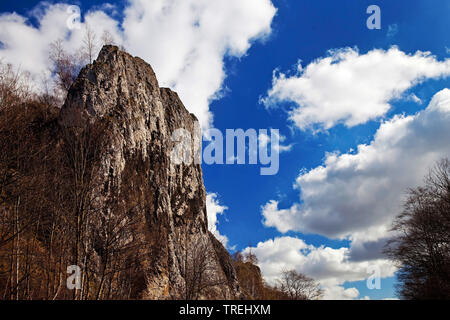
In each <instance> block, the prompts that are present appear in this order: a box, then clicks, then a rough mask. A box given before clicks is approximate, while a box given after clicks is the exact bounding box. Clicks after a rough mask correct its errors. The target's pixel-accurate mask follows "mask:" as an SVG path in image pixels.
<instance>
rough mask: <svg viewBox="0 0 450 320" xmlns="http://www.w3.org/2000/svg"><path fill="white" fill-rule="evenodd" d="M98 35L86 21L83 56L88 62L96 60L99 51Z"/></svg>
mask: <svg viewBox="0 0 450 320" xmlns="http://www.w3.org/2000/svg"><path fill="white" fill-rule="evenodd" d="M97 49H98V44H97V35H96V34H95V32H94V30H92V28H91V26H90V25H89V24H87V23H86V27H85V33H84V38H83V46H82V51H81V52H82V57H83V58H84V59H86V60H87V63H92V61H94V57H95V54H96V53H97Z"/></svg>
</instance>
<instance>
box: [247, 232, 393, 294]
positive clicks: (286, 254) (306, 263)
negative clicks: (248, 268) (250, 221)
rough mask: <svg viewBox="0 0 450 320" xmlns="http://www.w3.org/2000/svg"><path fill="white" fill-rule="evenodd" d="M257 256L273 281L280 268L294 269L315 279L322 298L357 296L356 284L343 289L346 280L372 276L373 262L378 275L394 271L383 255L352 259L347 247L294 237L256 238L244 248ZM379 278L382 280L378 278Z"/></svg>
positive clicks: (267, 278)
mask: <svg viewBox="0 0 450 320" xmlns="http://www.w3.org/2000/svg"><path fill="white" fill-rule="evenodd" d="M250 250H251V251H252V253H254V254H255V255H256V257H257V258H258V265H259V266H260V268H261V271H262V273H263V276H264V278H265V279H266V280H267V281H268V282H269V283H270V284H272V285H274V284H276V279H277V278H278V277H279V276H280V274H281V271H282V270H292V269H295V270H296V271H297V272H301V273H304V274H306V275H307V276H309V277H312V278H314V279H315V280H316V281H318V282H319V283H320V284H321V286H322V288H323V289H324V299H356V298H358V297H359V291H358V289H356V288H347V289H345V288H344V287H343V286H342V285H343V284H344V283H345V282H348V281H350V282H352V281H361V280H366V279H367V278H368V277H369V276H371V273H370V270H371V269H370V268H369V267H372V268H373V267H374V266H376V267H377V268H379V270H380V276H381V278H385V277H391V276H393V274H394V273H395V271H396V268H395V267H394V266H393V265H392V263H391V262H390V261H388V260H386V259H377V260H372V261H370V262H368V261H352V260H351V259H350V249H349V248H344V247H343V248H338V249H333V248H330V247H325V246H320V247H315V246H312V245H308V244H306V243H305V242H304V241H303V240H301V239H298V238H293V237H278V238H275V239H269V240H267V241H264V242H259V243H258V244H257V246H256V247H254V248H247V249H245V250H244V253H246V252H248V251H250ZM381 281H382V280H381Z"/></svg>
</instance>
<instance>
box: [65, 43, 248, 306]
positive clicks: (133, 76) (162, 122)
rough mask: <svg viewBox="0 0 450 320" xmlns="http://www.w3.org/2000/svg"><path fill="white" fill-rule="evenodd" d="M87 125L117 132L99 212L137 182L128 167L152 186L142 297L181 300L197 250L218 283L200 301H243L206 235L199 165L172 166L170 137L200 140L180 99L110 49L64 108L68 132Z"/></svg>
mask: <svg viewBox="0 0 450 320" xmlns="http://www.w3.org/2000/svg"><path fill="white" fill-rule="evenodd" d="M86 121H88V122H90V123H91V124H92V123H94V124H95V123H96V122H98V121H106V122H107V124H108V130H109V132H110V133H111V134H110V135H109V137H110V140H109V141H106V144H105V145H106V148H105V149H104V151H102V156H101V163H100V164H99V170H98V177H99V179H100V180H101V182H102V183H101V184H100V185H101V186H102V187H101V190H98V191H97V192H98V195H99V196H98V201H99V203H100V205H102V207H104V206H105V204H106V203H107V200H108V190H110V189H111V188H112V187H115V188H120V186H121V184H122V182H123V180H124V179H135V178H134V176H130V174H129V172H130V171H129V170H130V168H131V170H132V171H133V170H134V171H133V172H135V173H136V177H139V178H136V179H135V180H136V181H132V182H133V183H136V184H139V183H142V181H145V182H146V183H147V184H148V186H149V190H147V192H146V196H147V197H148V199H147V200H148V203H149V205H148V206H146V207H145V208H143V209H142V210H140V211H139V212H138V213H137V214H139V215H140V217H141V221H142V224H144V226H143V228H142V229H141V230H142V233H143V234H142V235H140V236H142V237H145V238H148V239H152V240H151V241H153V243H152V248H153V250H152V251H151V252H146V254H148V256H149V263H148V264H147V265H145V266H144V267H143V273H144V276H145V288H144V289H143V290H142V294H141V296H142V298H143V299H169V298H183V294H184V292H185V289H186V288H185V285H186V281H185V280H186V279H185V277H184V276H185V274H186V273H185V266H186V265H188V264H189V263H190V262H189V261H188V260H189V259H190V258H189V252H190V251H191V249H192V248H193V247H195V246H198V244H199V243H201V244H204V246H205V250H207V251H208V252H209V253H210V255H208V257H210V261H208V268H207V269H208V270H207V277H208V279H213V280H214V281H211V284H213V283H214V285H211V286H209V287H208V288H207V289H206V290H204V292H203V293H202V296H201V298H219V299H220V298H222V299H223V298H225V299H233V298H238V297H240V296H241V293H240V290H239V285H238V281H237V278H236V273H235V270H234V268H233V264H232V262H231V258H230V256H229V254H228V252H227V251H226V250H225V248H224V247H223V246H222V245H221V243H220V242H219V241H218V240H216V239H215V238H214V236H213V235H212V234H210V233H209V231H208V229H207V226H208V223H207V214H206V192H205V188H204V185H203V178H202V170H201V166H200V165H198V164H191V165H187V164H181V165H176V164H174V163H173V162H172V161H171V160H170V153H171V150H172V149H173V147H174V144H175V142H172V141H171V134H172V132H173V131H174V130H176V129H178V128H184V129H186V130H188V131H189V132H190V133H191V134H192V136H194V130H195V122H196V118H195V116H194V115H192V114H190V113H189V112H188V111H187V110H186V108H185V107H184V105H183V103H182V102H181V101H180V99H179V97H178V95H177V93H175V92H173V91H171V90H170V89H167V88H160V87H159V85H158V81H157V79H156V76H155V73H154V72H153V70H152V68H151V66H150V65H149V64H147V63H146V62H145V61H143V60H142V59H140V58H138V57H132V56H131V55H129V54H128V53H126V52H123V51H121V50H119V48H117V47H115V46H105V47H103V49H102V50H101V52H100V54H99V56H98V58H97V60H95V61H94V62H93V63H92V64H90V65H87V66H86V67H84V68H83V69H82V71H81V72H80V75H79V76H78V78H77V79H76V81H75V82H74V84H73V85H72V87H71V89H70V91H69V93H68V96H67V99H66V102H65V104H64V106H63V107H62V109H61V113H60V118H59V122H60V124H62V125H63V126H69V127H73V126H75V127H77V126H83V125H84V124H85V123H86ZM127 170H128V171H127ZM148 191H149V192H148ZM155 239H157V240H155ZM155 247H156V248H157V250H155ZM155 252H156V253H155ZM191 262H192V261H191Z"/></svg>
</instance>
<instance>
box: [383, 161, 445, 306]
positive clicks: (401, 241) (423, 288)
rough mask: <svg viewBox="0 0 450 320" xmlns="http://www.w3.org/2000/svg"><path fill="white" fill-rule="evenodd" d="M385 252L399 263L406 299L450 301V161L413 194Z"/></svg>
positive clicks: (436, 168) (440, 165) (402, 293)
mask: <svg viewBox="0 0 450 320" xmlns="http://www.w3.org/2000/svg"><path fill="white" fill-rule="evenodd" d="M393 231H394V232H395V234H396V236H395V237H394V238H393V239H392V240H391V241H390V242H388V245H387V247H386V250H385V252H386V253H387V255H388V256H389V257H390V258H391V259H393V260H394V261H396V262H397V264H398V267H399V268H400V269H399V271H398V273H397V278H398V281H399V285H398V287H397V290H398V292H399V294H400V296H401V297H403V298H405V299H449V298H450V161H449V160H448V159H443V160H441V161H439V162H438V163H437V164H436V165H435V166H434V167H433V168H432V169H431V170H430V173H429V174H428V176H427V177H426V178H425V184H424V186H421V187H418V188H415V189H411V190H409V196H408V198H407V200H406V201H405V203H404V206H403V211H402V213H401V214H400V215H399V216H398V217H397V218H396V220H395V221H394V225H393Z"/></svg>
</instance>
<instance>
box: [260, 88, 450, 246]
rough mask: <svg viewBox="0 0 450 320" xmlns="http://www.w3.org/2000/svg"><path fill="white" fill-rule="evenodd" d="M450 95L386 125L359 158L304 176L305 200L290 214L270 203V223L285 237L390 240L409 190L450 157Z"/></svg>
mask: <svg viewBox="0 0 450 320" xmlns="http://www.w3.org/2000/svg"><path fill="white" fill-rule="evenodd" d="M449 138H450V90H449V89H444V90H442V91H440V92H438V93H436V94H435V96H434V97H433V99H432V100H431V102H430V104H429V105H428V107H427V108H426V109H425V110H423V111H421V112H418V113H417V114H415V115H411V116H400V115H397V116H395V117H393V119H391V120H389V121H385V122H384V123H382V124H381V126H380V127H379V129H378V130H377V132H376V134H375V136H374V138H373V141H372V142H371V143H370V144H361V145H359V146H358V148H357V152H355V153H347V154H337V153H330V154H328V155H327V156H326V158H325V161H324V164H323V165H321V166H318V167H316V168H314V169H312V170H310V171H307V172H302V173H301V174H300V175H299V176H298V178H297V180H296V187H298V189H299V190H300V198H301V201H300V202H299V203H296V204H293V205H292V206H291V207H289V208H287V209H280V208H278V202H277V201H274V200H272V201H269V202H268V203H267V204H266V205H265V206H263V208H262V214H263V216H264V224H265V225H266V226H272V227H276V228H277V229H278V230H279V231H280V232H287V231H289V230H294V231H301V232H305V233H317V234H321V235H324V236H327V237H330V238H345V237H351V238H353V239H354V240H355V241H372V242H373V241H377V240H379V239H382V238H383V237H385V236H386V232H387V231H386V230H387V229H389V227H390V224H391V221H392V218H393V217H394V216H395V215H396V214H398V213H399V210H400V208H401V203H402V200H403V199H404V196H405V193H406V192H407V189H408V188H410V187H415V186H417V185H420V184H421V182H422V179H423V177H424V175H425V174H426V173H427V172H428V169H429V168H430V167H431V166H432V165H433V164H434V162H435V161H437V160H439V159H440V158H442V157H448V156H449V155H450V144H449V143H448V140H449Z"/></svg>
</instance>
